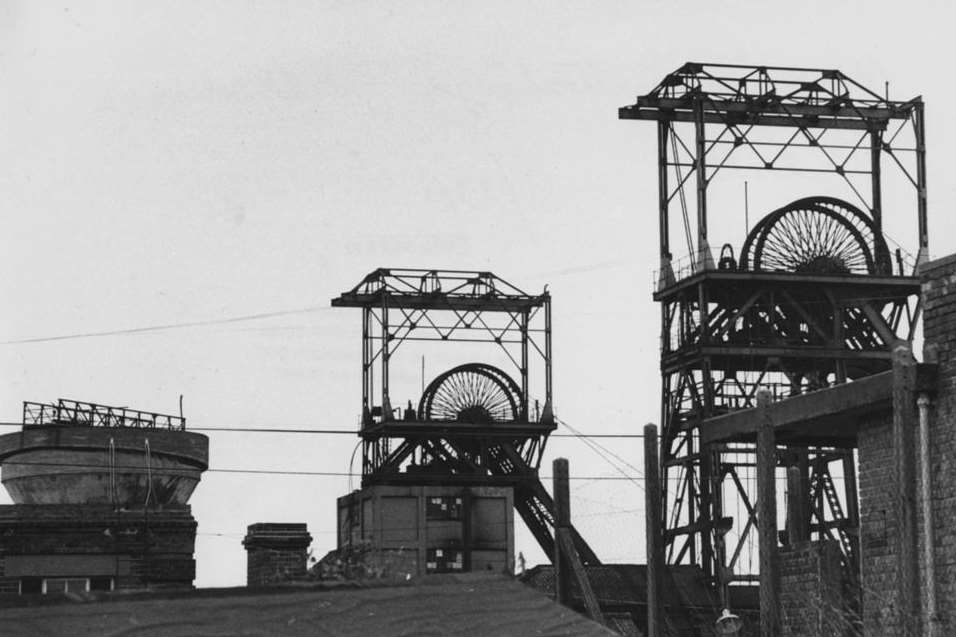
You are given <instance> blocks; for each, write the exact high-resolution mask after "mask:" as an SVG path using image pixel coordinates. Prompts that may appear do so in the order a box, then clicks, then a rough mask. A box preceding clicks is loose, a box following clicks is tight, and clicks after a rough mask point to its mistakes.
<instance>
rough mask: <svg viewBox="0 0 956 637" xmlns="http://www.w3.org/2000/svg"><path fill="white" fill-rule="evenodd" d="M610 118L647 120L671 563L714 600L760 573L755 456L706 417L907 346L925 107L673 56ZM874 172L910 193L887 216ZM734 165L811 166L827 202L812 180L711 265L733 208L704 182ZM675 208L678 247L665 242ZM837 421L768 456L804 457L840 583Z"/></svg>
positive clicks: (846, 481) (842, 463) (923, 254)
mask: <svg viewBox="0 0 956 637" xmlns="http://www.w3.org/2000/svg"><path fill="white" fill-rule="evenodd" d="M619 117H620V118H621V119H638V120H652V121H656V122H657V169H658V186H659V191H658V213H659V221H660V259H661V269H660V272H659V275H658V277H657V288H656V290H655V293H654V299H655V300H656V301H658V302H659V303H660V304H661V326H662V329H661V349H662V353H661V373H662V381H663V382H662V400H661V419H662V436H661V460H662V467H664V469H663V473H664V475H663V476H662V477H663V478H664V480H663V481H662V484H663V485H664V486H663V490H664V494H663V495H664V498H663V501H664V503H665V504H664V506H665V510H664V512H663V517H662V519H663V520H664V521H665V527H666V528H665V529H664V530H663V532H664V536H665V545H666V547H667V557H668V560H669V561H670V562H672V563H695V564H699V565H701V566H702V567H703V568H704V570H705V572H706V573H707V574H708V575H709V576H711V577H712V578H713V581H714V582H715V584H716V585H717V586H719V587H720V588H721V590H722V592H723V593H724V594H726V593H727V588H726V587H727V586H728V585H730V584H734V583H742V582H747V581H754V580H755V579H756V558H755V556H754V551H755V548H754V543H755V540H756V533H755V523H756V519H755V512H754V496H755V489H754V488H753V485H754V463H755V456H754V446H753V440H752V439H746V438H738V439H732V440H730V441H728V440H727V439H726V438H722V439H717V438H715V437H714V436H711V435H710V430H709V429H708V427H709V426H711V424H712V420H711V419H714V418H717V417H719V416H720V415H722V414H726V413H728V412H731V411H735V410H739V409H745V408H751V407H753V406H754V405H755V401H756V392H757V389H758V388H759V387H766V388H768V389H770V390H771V392H772V394H773V395H774V396H775V397H776V398H783V397H786V396H792V395H795V394H800V393H805V392H808V391H813V390H815V389H818V388H822V387H826V386H829V385H833V384H836V383H844V382H847V381H852V380H854V379H857V378H861V377H863V376H867V375H869V374H873V373H877V372H881V371H884V370H887V369H889V368H890V365H891V349H892V348H893V346H894V345H895V344H898V343H900V342H901V341H909V340H911V339H912V336H913V329H914V327H915V323H916V321H917V320H918V316H919V300H918V293H919V283H918V280H917V279H916V278H915V277H914V276H913V275H914V271H915V266H916V264H917V263H919V262H921V261H922V260H925V259H926V258H927V243H928V242H927V225H926V163H925V144H924V138H925V133H924V120H923V103H922V100H921V99H920V98H915V99H912V100H909V101H906V102H898V101H891V100H889V99H886V98H884V97H881V96H880V95H878V94H877V93H875V92H873V91H871V90H869V89H867V88H865V87H863V86H861V85H860V84H858V83H857V82H855V81H853V80H851V79H850V78H848V77H847V76H846V75H844V74H843V73H841V72H840V71H836V70H822V69H800V68H787V67H768V66H739V65H724V64H698V63H687V64H685V65H684V66H682V67H681V68H680V69H678V70H677V71H675V72H673V73H671V74H669V75H667V76H666V77H665V78H664V80H663V81H662V82H661V83H660V84H658V85H657V86H656V87H655V88H654V89H653V90H652V91H651V92H650V93H648V94H647V95H644V96H642V97H639V98H638V99H637V103H636V104H633V105H630V106H625V107H623V108H621V109H620V110H619ZM884 168H891V169H892V170H894V171H896V175H894V177H896V180H897V181H904V182H907V183H909V184H911V185H912V186H913V190H914V191H915V202H914V205H913V210H915V214H913V212H912V211H908V212H906V213H903V212H901V211H899V210H898V209H893V210H884V205H883V201H884V193H883V182H884V177H885V176H886V175H885V174H884V172H883V171H884ZM748 170H749V171H761V172H762V173H764V175H767V174H774V175H776V176H777V177H781V176H783V175H790V176H793V175H794V174H799V175H803V179H806V178H807V177H808V176H809V177H813V178H814V179H815V181H814V184H816V183H819V184H820V186H821V188H822V187H824V185H825V187H826V192H827V196H822V195H820V194H819V192H820V191H818V190H816V188H815V186H811V188H814V191H812V192H804V196H802V197H800V198H798V199H797V200H796V201H792V202H788V201H787V200H782V201H778V202H775V204H774V206H779V207H776V209H775V210H773V211H772V212H769V214H766V215H765V216H763V217H762V218H760V219H759V220H758V221H756V223H753V224H748V225H747V227H746V233H745V234H746V236H745V238H744V239H743V241H742V243H738V244H737V245H736V246H734V245H732V244H727V245H724V247H723V248H722V250H721V254H720V256H719V258H718V259H716V260H715V259H714V256H713V253H712V252H711V243H712V237H711V233H709V228H717V229H720V230H726V228H727V226H728V224H727V218H728V216H730V215H732V214H733V215H739V213H740V212H741V210H740V209H741V208H744V206H745V204H741V205H739V206H736V205H735V206H733V207H731V206H729V205H727V204H726V202H724V203H722V204H721V205H720V206H711V207H709V205H708V203H709V202H708V188H709V187H710V186H711V185H712V184H713V182H714V180H715V179H716V178H717V177H718V176H720V175H725V174H728V173H733V172H738V171H748ZM738 174H739V173H738ZM746 174H747V173H744V175H746ZM897 176H899V177H897ZM741 181H742V179H741ZM803 183H804V184H805V183H806V182H805V181H804V182H803ZM801 187H805V186H801ZM834 187H837V188H839V189H841V191H842V192H845V197H844V198H842V199H841V198H837V197H834V196H832V194H833V193H832V191H833V189H834ZM691 189H693V190H694V193H695V194H693V195H691V194H689V193H688V192H687V191H688V190H691ZM731 208H733V209H731ZM678 214H680V215H682V216H681V217H680V220H681V226H682V229H683V231H684V234H685V237H686V241H687V256H686V258H680V257H677V258H675V256H674V254H673V252H672V245H671V239H672V235H674V234H676V233H675V232H674V231H673V230H672V228H674V227H675V226H676V224H673V223H672V221H673V220H674V219H675V218H677V215H678ZM887 214H892V215H893V220H894V222H895V221H896V220H898V219H902V218H903V217H904V215H905V217H906V218H907V219H911V220H912V223H913V224H915V226H916V231H915V233H912V234H913V235H914V236H915V237H916V241H915V243H916V245H911V246H909V252H910V253H915V256H911V257H909V258H907V257H906V256H904V255H905V254H906V251H905V250H904V248H903V247H902V246H898V247H897V248H896V249H895V250H891V248H890V246H889V245H888V244H887V241H886V237H885V231H884V224H885V222H886V221H887ZM712 217H713V218H712ZM715 220H716V221H717V223H714V221H715ZM681 226H677V227H678V228H680V227H681ZM734 226H735V227H739V225H737V223H736V221H735V222H734ZM894 227H895V226H894ZM838 429H839V428H838V427H837V428H835V429H834V430H833V431H829V432H821V431H814V432H809V431H793V432H790V433H789V434H783V436H782V438H778V443H779V444H780V446H779V447H778V454H777V456H778V459H777V461H778V464H779V465H783V466H797V467H799V468H800V470H801V475H802V478H803V480H802V485H803V487H802V488H803V492H802V493H801V497H802V498H803V499H804V501H805V502H806V505H807V506H806V508H804V509H803V510H805V511H807V512H808V514H807V519H806V520H805V521H804V522H805V524H807V525H809V529H810V530H811V532H812V533H813V535H814V537H830V538H832V539H834V540H837V541H839V542H840V544H841V546H842V547H843V550H844V554H845V560H844V562H845V566H846V568H847V570H848V573H849V574H850V575H851V576H853V575H854V574H855V573H856V572H857V570H858V534H857V533H856V529H857V527H858V519H857V505H856V488H855V483H854V471H855V468H854V460H853V445H854V444H855V443H854V442H853V439H852V437H851V436H842V435H840V432H839V431H838ZM788 436H789V437H788ZM834 465H836V466H838V467H839V469H836V470H835V471H834V475H831V471H830V469H831V468H832V467H834ZM835 477H836V479H834V478H835ZM840 478H842V479H843V480H842V484H840V482H841V480H840Z"/></svg>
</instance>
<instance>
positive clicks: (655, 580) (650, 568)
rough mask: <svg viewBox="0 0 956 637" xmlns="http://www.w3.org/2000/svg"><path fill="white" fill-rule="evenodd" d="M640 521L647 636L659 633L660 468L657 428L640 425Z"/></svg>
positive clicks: (661, 606) (661, 544)
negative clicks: (644, 552)
mask: <svg viewBox="0 0 956 637" xmlns="http://www.w3.org/2000/svg"><path fill="white" fill-rule="evenodd" d="M644 520H645V532H644V534H645V536H646V539H647V637H660V636H661V635H662V634H663V631H662V627H663V626H662V621H663V618H664V615H663V605H662V603H661V581H662V580H661V576H662V575H663V566H664V564H663V563H664V560H663V556H664V547H663V543H662V540H663V534H662V531H663V525H662V524H661V470H660V456H659V447H658V443H657V427H656V426H655V425H651V424H648V425H644Z"/></svg>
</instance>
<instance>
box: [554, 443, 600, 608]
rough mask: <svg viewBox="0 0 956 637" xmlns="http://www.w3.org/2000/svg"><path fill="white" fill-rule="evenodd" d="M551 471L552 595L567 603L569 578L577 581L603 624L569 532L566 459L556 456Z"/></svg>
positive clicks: (568, 490) (568, 602)
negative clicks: (552, 522) (552, 527)
mask: <svg viewBox="0 0 956 637" xmlns="http://www.w3.org/2000/svg"><path fill="white" fill-rule="evenodd" d="M552 466H553V473H554V509H555V520H554V536H555V537H554V540H555V542H554V598H555V601H557V602H558V603H559V604H564V605H565V606H569V605H570V601H571V580H572V578H573V579H574V581H576V582H577V585H578V590H579V591H580V593H581V598H582V600H583V601H584V608H585V610H586V611H587V613H588V615H589V616H590V617H591V619H593V620H594V621H596V622H600V623H602V624H603V623H604V616H603V615H602V613H601V607H600V605H599V604H598V599H597V596H596V595H595V594H594V590H593V589H592V588H591V582H590V580H588V575H587V571H585V570H584V564H583V563H582V562H581V557H580V556H579V555H578V550H577V548H576V547H575V538H574V535H573V533H572V532H571V497H570V489H569V477H568V461H567V459H566V458H556V459H555V461H554V463H553V465H552Z"/></svg>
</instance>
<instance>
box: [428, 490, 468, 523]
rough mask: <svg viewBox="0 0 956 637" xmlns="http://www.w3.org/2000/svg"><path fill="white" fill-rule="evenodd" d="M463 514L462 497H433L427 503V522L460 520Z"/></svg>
mask: <svg viewBox="0 0 956 637" xmlns="http://www.w3.org/2000/svg"><path fill="white" fill-rule="evenodd" d="M461 514H462V500H461V496H454V495H450V496H433V497H430V498H427V500H426V502H425V519H427V520H460V519H461Z"/></svg>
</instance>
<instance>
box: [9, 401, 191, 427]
mask: <svg viewBox="0 0 956 637" xmlns="http://www.w3.org/2000/svg"><path fill="white" fill-rule="evenodd" d="M23 425H24V427H30V426H37V425H72V426H79V427H128V428H133V429H168V430H171V431H185V430H186V419H185V418H183V417H181V416H170V415H168V414H157V413H153V412H148V411H139V410H138V409H129V408H127V407H110V406H108V405H98V404H96V403H87V402H81V401H77V400H65V399H63V398H61V399H59V400H58V401H57V402H56V403H34V402H26V401H24V403H23Z"/></svg>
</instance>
